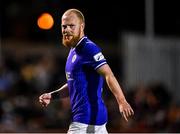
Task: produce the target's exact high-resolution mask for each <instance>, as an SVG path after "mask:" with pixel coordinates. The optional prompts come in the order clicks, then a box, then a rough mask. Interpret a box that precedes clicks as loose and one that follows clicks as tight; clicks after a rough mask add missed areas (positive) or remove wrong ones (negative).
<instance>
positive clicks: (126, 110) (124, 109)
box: [119, 101, 134, 121]
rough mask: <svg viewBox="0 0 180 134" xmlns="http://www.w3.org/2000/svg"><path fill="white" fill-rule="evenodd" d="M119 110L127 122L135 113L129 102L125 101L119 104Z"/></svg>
mask: <svg viewBox="0 0 180 134" xmlns="http://www.w3.org/2000/svg"><path fill="white" fill-rule="evenodd" d="M119 110H120V113H121V114H122V116H123V117H124V119H125V120H126V121H128V117H129V116H132V115H134V111H133V109H132V108H131V106H130V105H129V104H128V102H127V101H123V102H121V104H119Z"/></svg>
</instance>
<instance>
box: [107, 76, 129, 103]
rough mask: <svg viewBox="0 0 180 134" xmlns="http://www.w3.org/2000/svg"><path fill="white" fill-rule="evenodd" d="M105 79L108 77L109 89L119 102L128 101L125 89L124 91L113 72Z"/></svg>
mask: <svg viewBox="0 0 180 134" xmlns="http://www.w3.org/2000/svg"><path fill="white" fill-rule="evenodd" d="M105 79H106V82H107V85H108V87H109V89H110V90H111V92H112V93H113V95H114V96H115V97H116V100H117V102H118V103H119V104H120V103H122V102H124V101H126V99H125V96H124V94H123V91H122V89H121V87H120V85H119V83H118V81H117V80H116V78H115V76H114V75H113V74H110V75H108V76H106V78H105Z"/></svg>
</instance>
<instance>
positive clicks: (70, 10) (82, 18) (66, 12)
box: [64, 8, 85, 24]
mask: <svg viewBox="0 0 180 134" xmlns="http://www.w3.org/2000/svg"><path fill="white" fill-rule="evenodd" d="M70 13H75V14H76V15H77V17H78V18H79V19H80V21H81V22H82V23H84V24H85V18H84V15H83V13H82V12H81V11H80V10H78V9H75V8H72V9H68V10H66V11H65V12H64V14H70Z"/></svg>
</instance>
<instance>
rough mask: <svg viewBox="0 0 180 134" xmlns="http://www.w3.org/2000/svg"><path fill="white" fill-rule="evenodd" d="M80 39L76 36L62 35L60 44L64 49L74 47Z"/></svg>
mask: <svg viewBox="0 0 180 134" xmlns="http://www.w3.org/2000/svg"><path fill="white" fill-rule="evenodd" d="M79 39H80V35H78V36H73V35H72V36H66V35H63V39H62V43H63V45H64V46H66V47H75V46H76V44H77V43H78V41H79Z"/></svg>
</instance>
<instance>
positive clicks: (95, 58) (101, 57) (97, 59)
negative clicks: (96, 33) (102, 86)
mask: <svg viewBox="0 0 180 134" xmlns="http://www.w3.org/2000/svg"><path fill="white" fill-rule="evenodd" d="M93 57H94V60H95V61H101V60H104V59H105V58H104V55H103V54H102V53H101V52H99V53H97V54H96V55H94V56H93Z"/></svg>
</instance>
